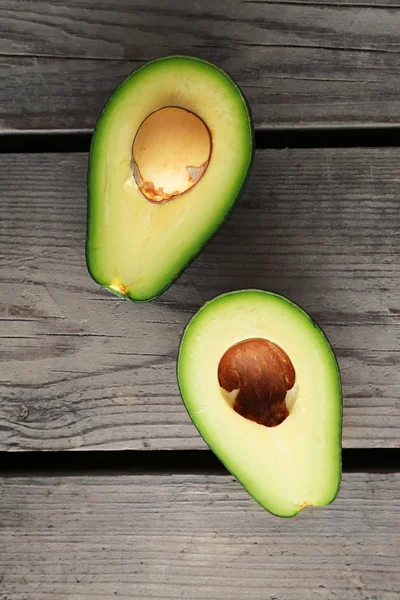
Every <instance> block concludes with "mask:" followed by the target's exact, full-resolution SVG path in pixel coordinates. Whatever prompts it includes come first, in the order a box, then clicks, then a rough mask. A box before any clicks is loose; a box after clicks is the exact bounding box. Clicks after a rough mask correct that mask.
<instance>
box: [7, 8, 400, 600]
mask: <svg viewBox="0 0 400 600" xmlns="http://www.w3.org/2000/svg"><path fill="white" fill-rule="evenodd" d="M171 53H185V54H194V55H197V56H200V57H204V58H206V59H209V60H211V61H213V62H216V63H218V64H219V65H220V66H222V67H223V68H225V69H227V70H228V71H229V72H230V73H231V75H232V76H233V77H234V78H235V79H236V80H237V81H238V83H239V84H240V85H241V87H242V88H243V90H244V92H245V94H246V96H247V98H248V100H249V102H250V104H251V107H252V110H253V116H254V122H255V126H256V129H257V139H258V140H259V141H260V142H261V143H260V147H259V148H258V149H257V152H256V160H255V167H254V170H253V173H252V176H251V179H250V182H249V185H248V186H247V189H246V192H245V194H244V196H243V198H242V200H241V202H240V204H239V205H238V206H237V208H236V209H235V211H234V212H233V214H232V216H231V218H230V220H229V221H228V223H227V224H226V225H225V226H224V228H223V229H222V230H221V231H220V232H219V233H218V234H217V236H216V237H215V238H214V240H213V241H212V242H211V243H210V244H209V246H208V247H207V248H206V249H205V251H204V252H203V253H202V254H201V255H200V256H199V257H198V259H197V260H196V261H195V262H194V263H193V264H192V265H191V266H190V267H189V268H188V269H187V270H186V272H185V273H184V274H183V276H182V277H181V278H180V279H179V280H178V281H177V282H176V283H175V284H174V285H173V286H172V287H171V288H170V290H168V292H167V293H165V294H164V295H163V296H162V297H161V298H160V299H158V300H156V301H154V302H150V303H146V304H140V305H135V304H132V303H129V302H127V301H123V300H121V299H119V298H117V297H114V296H112V295H110V294H109V293H108V292H106V291H105V290H102V289H100V288H99V286H97V285H96V284H95V283H94V282H93V281H92V280H91V279H90V277H89V275H88V273H87V270H86V267H85V261H84V241H85V220H86V169H87V154H86V149H87V148H86V145H87V144H86V142H85V141H84V140H85V139H86V138H85V137H84V136H80V134H81V133H83V134H90V133H91V131H92V129H93V127H94V125H95V122H96V119H97V118H98V116H99V114H100V111H101V109H102V107H103V105H104V102H105V101H106V100H107V98H108V97H109V95H110V94H111V93H112V91H113V90H114V88H115V87H116V86H117V85H118V84H119V83H120V82H121V81H122V80H123V78H124V77H126V76H127V75H128V74H129V73H130V72H131V71H132V70H133V69H134V68H136V67H137V66H139V65H141V64H142V63H143V61H144V60H148V59H151V58H155V57H159V56H163V55H166V54H171ZM399 57H400V2H396V1H390V0H363V1H362V2H361V1H359V2H352V1H350V0H341V1H338V2H336V1H335V2H332V1H328V0H319V1H318V2H315V1H301V0H298V1H297V0H284V1H278V0H244V1H243V2H239V1H236V0H234V1H233V0H232V1H228V0H223V1H220V2H215V0H213V1H211V0H198V1H196V2H192V3H184V2H183V1H182V0H180V1H178V0H171V1H169V2H161V1H157V0H147V1H146V0H114V1H112V0H108V1H106V0H97V1H96V2H95V1H94V0H85V1H78V0H66V1H61V0H50V1H48V2H45V1H35V2H30V1H28V0H20V1H17V0H0V150H1V152H2V153H0V600H43V599H44V598H49V599H50V600H98V599H100V598H104V599H107V600H108V599H111V598H115V597H118V598H124V599H126V600H128V599H131V598H137V599H141V600H147V599H159V600H166V599H178V598H184V599H188V600H191V599H194V600H203V599H204V600H205V599H206V598H221V599H226V600H236V599H237V600H249V599H251V600H253V599H254V600H255V599H261V600H317V599H318V600H319V599H322V600H398V598H400V541H399V540H400V525H399V516H400V515H399V503H398V500H399V497H400V487H399V476H398V471H399V466H400V455H399V451H400V441H399V433H398V432H399V427H400V375H399V363H400V354H399V340H400V333H399V332H400V329H399V324H400V321H399V319H400V286H399V283H400V262H399V252H398V241H399V233H398V232H399V230H400V217H399V208H398V205H399V181H400V175H399V173H400V158H399V148H398V146H399V145H400V141H399V140H400V137H399V135H400V119H399V116H400V83H399V82H400V77H399V75H400V58H399ZM298 130H303V131H304V133H303V134H302V136H303V137H302V138H301V140H302V144H301V145H303V146H305V147H304V148H299V147H293V146H295V145H296V144H292V147H288V148H284V149H278V148H280V147H281V146H282V145H284V144H282V140H285V139H286V137H285V136H286V135H287V133H290V132H293V131H298ZM310 130H312V131H313V132H314V133H316V134H317V135H316V137H315V136H314V137H311V135H310V134H309V132H310ZM332 131H335V132H336V134H335V135H336V138H335V140H336V141H335V144H334V145H335V146H339V147H328V146H329V145H330V144H331V142H330V141H329V140H332V136H331V134H332ZM271 132H273V137H271V138H270V137H269V134H271ZM32 134H34V135H32ZM271 135H272V134H271ZM361 138H362V144H361V145H362V147H358V146H359V140H360V139H361ZM270 139H272V140H273V141H272V142H271V141H270ZM43 140H47V142H46V143H44V142H43ZM52 140H53V141H54V146H57V152H44V151H43V149H45V148H46V147H47V148H48V147H51V143H52ZM71 140H75V142H74V150H79V152H76V151H74V152H67V150H68V149H71ZM307 140H309V143H308V141H307ZM312 140H314V141H312ZM315 140H318V144H319V146H320V147H307V146H315ZM338 140H339V143H338ZM8 144H9V147H8ZM46 144H47V146H46ZM49 144H50V146H49ZM274 144H276V148H273V147H272V148H269V149H265V146H271V145H272V146H273V145H274ZM341 145H342V146H343V147H340V146H341ZM261 146H262V147H264V149H262V148H261ZM243 287H260V288H264V289H270V290H274V291H277V292H279V293H282V294H285V295H287V296H289V297H290V298H292V299H293V300H295V301H296V302H298V303H300V304H301V305H302V306H304V308H305V309H306V310H307V311H308V312H309V313H310V314H311V315H312V316H313V318H314V319H316V321H317V322H318V323H319V324H320V325H321V326H322V327H323V328H324V329H325V331H326V333H327V334H328V337H329V339H330V340H331V342H332V344H333V346H334V349H335V351H336V354H337V357H338V360H339V364H340V368H341V372H342V377H343V384H344V422H343V426H344V427H343V446H344V448H345V452H346V451H350V449H352V450H354V451H356V450H357V449H359V450H360V454H358V455H357V456H359V458H360V465H362V466H360V467H359V468H357V465H355V464H354V463H353V465H352V470H353V471H360V469H362V471H364V472H346V473H345V474H344V478H343V484H342V488H341V491H340V495H339V497H338V499H337V500H336V501H335V502H334V503H333V504H332V505H331V506H329V507H326V508H324V509H306V510H305V511H303V512H302V513H301V514H300V515H299V516H298V517H296V518H295V519H293V520H279V519H277V518H276V517H273V516H272V515H269V514H268V513H266V512H265V511H263V510H262V509H261V508H260V507H258V506H257V505H256V503H255V502H254V501H253V500H252V499H251V498H250V497H249V496H248V494H247V493H246V492H245V490H243V489H242V488H241V486H240V485H239V484H238V483H237V482H235V481H234V479H233V478H232V477H231V476H230V475H228V474H227V473H225V472H224V471H223V470H222V469H221V470H220V471H218V473H214V472H212V471H211V470H210V471H209V472H207V469H206V468H204V469H203V470H202V472H200V471H199V469H198V465H197V464H196V462H195V461H196V456H197V457H198V456H199V454H196V453H195V454H193V455H192V454H189V453H188V451H189V450H202V453H203V455H204V456H206V455H207V454H206V453H207V452H208V451H207V449H206V446H205V444H204V443H203V442H202V440H201V438H200V437H199V434H198V433H197V431H196V430H195V428H194V427H193V425H192V424H191V422H190V419H189V417H188V415H187V414H186V411H185V409H184V407H183V404H182V401H181V399H180V397H179V394H178V389H177V384H176V376H175V359H176V353H177V348H178V344H179V339H180V335H181V333H182V330H183V327H184V326H185V324H186V323H187V321H188V320H189V318H190V317H191V316H192V314H193V313H194V312H195V311H196V310H197V309H198V308H199V307H200V306H201V305H202V304H203V303H204V301H206V300H208V299H209V298H212V297H213V296H215V295H216V294H218V293H221V292H223V291H227V290H231V289H239V288H243ZM78 450H79V451H81V452H77V451H78ZM94 450H101V451H102V453H100V454H99V455H96V456H98V457H99V458H98V460H99V462H100V463H101V464H103V463H104V467H106V466H107V473H106V472H104V473H102V469H101V465H100V466H98V468H97V469H96V472H95V473H94V472H91V471H90V469H89V468H86V467H85V466H83V467H80V468H79V474H78V473H76V472H75V473H73V472H72V473H71V470H72V471H74V470H75V471H76V470H77V469H78V467H79V465H80V463H82V464H84V459H83V458H82V457H83V454H82V451H86V452H89V455H90V451H94ZM118 450H132V451H133V453H132V461H133V462H134V463H135V469H136V470H135V472H130V470H129V469H127V472H126V473H125V474H121V473H120V472H119V471H118V470H117V469H116V460H117V459H116V458H115V457H116V456H117V452H116V451H118ZM136 450H141V451H145V452H144V454H143V453H137V452H134V451H136ZM172 450H175V451H176V452H171V451H172ZM33 451H38V453H37V454H36V453H33ZM40 451H46V453H41V452H40ZM55 451H60V452H62V454H60V455H58V454H55V455H54V456H55V457H56V458H55V459H54V460H53V461H52V472H51V475H50V474H49V473H48V472H46V468H45V467H46V465H47V466H48V464H49V463H50V461H49V460H48V459H47V458H46V457H48V456H49V453H50V455H53V453H54V452H55ZM66 451H68V452H66ZM151 451H158V452H159V453H161V454H162V456H163V461H162V465H163V466H162V468H161V467H160V469H159V472H156V471H157V470H154V469H149V466H148V465H149V461H148V460H146V459H145V458H143V457H144V456H149V455H152V456H154V455H157V456H158V454H157V453H154V452H151ZM16 453H18V455H17V456H19V459H18V460H19V462H20V464H24V460H26V465H27V468H26V472H25V473H24V474H23V475H21V473H19V474H17V473H13V472H12V464H13V458H12V457H14V456H16ZM129 456H131V455H129ZM389 456H390V461H389V460H388V457H389ZM31 457H33V458H31ZM57 457H59V460H60V464H59V466H58V468H57V464H56V461H57ZM101 457H104V458H103V459H102V458H101ZM169 457H170V458H169ZM188 457H192V458H193V461H194V462H193V465H191V464H190V463H189V466H188V460H189V458H188ZM369 460H370V461H371V462H370V464H369V463H368V461H369ZM389 463H390V468H389ZM68 464H69V465H70V467H69V468H68V469H67V468H66V465H68ZM182 464H185V465H186V467H185V469H186V471H188V472H185V473H183V472H182ZM113 465H114V468H113ZM166 465H168V466H166ZM105 470H106V469H104V471H105ZM17 475H18V476H17Z"/></svg>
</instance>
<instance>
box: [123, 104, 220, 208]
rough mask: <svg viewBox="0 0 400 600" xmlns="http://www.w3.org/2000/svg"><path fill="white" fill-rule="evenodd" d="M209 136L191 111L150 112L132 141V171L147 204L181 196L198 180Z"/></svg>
mask: <svg viewBox="0 0 400 600" xmlns="http://www.w3.org/2000/svg"><path fill="white" fill-rule="evenodd" d="M210 155H211V135H210V132H209V130H208V128H207V126H206V124H205V123H204V122H203V121H202V120H201V119H200V118H199V117H198V116H196V115H195V114H193V113H192V112H190V111H188V110H185V109H183V108H179V107H177V106H167V107H165V108H160V109H159V110H156V111H155V112H153V113H151V114H150V115H149V116H148V117H147V118H146V119H145V120H144V121H143V123H142V124H141V126H140V127H139V129H138V132H137V134H136V136H135V139H134V141H133V148H132V172H133V177H134V179H135V181H136V185H137V186H138V188H139V189H140V191H141V192H142V194H143V195H144V196H145V197H146V198H147V199H148V200H150V202H157V203H158V202H163V201H165V200H170V199H171V198H174V197H175V196H179V195H180V194H183V193H184V192H186V191H187V190H189V189H190V188H191V187H193V186H194V185H196V183H197V182H198V181H199V179H201V177H202V176H203V175H204V172H205V171H206V169H207V167H208V164H209V162H210Z"/></svg>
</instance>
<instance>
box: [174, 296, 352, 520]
mask: <svg viewBox="0 0 400 600" xmlns="http://www.w3.org/2000/svg"><path fill="white" fill-rule="evenodd" d="M178 381H179V387H180V390H181V394H182V398H183V400H184V403H185V405H186V408H187V410H188V412H189V415H190V417H191V418H192V420H193V422H194V424H195V426H196V427H197V429H198V430H199V432H200V433H201V435H202V436H203V438H204V440H205V441H206V443H207V444H208V445H209V446H210V448H211V449H212V450H213V451H214V452H215V454H216V455H217V456H218V457H219V458H220V460H221V461H222V462H223V463H224V464H225V466H226V467H227V468H228V469H229V470H230V471H231V472H232V474H233V475H235V476H236V478H237V479H238V480H239V481H240V482H241V483H242V484H243V485H244V487H245V488H246V489H247V491H248V492H250V494H251V495H252V496H253V497H254V498H255V499H256V500H257V501H258V502H259V503H260V504H261V505H262V506H263V507H264V508H266V509H267V510H269V511H270V512H272V513H274V514H276V515H278V516H282V517H292V516H294V515H296V514H297V513H298V512H299V511H300V510H301V509H302V508H304V507H305V506H321V505H325V504H329V503H330V502H332V501H333V500H334V498H335V497H336V494H337V492H338V489H339V485H340V479H341V428H342V393H341V383H340V374H339V369H338V365H337V362H336V359H335V356H334V353H333V351H332V349H331V346H330V345H329V342H328V341H327V339H326V337H325V335H324V334H323V332H322V331H321V329H319V327H317V325H316V324H315V323H314V322H313V321H312V320H311V318H310V317H309V316H308V315H307V314H306V313H305V312H304V311H303V310H302V309H301V308H300V307H299V306H297V305H296V304H293V303H292V302H290V301H289V300H287V299H286V298H283V297H282V296H278V295H276V294H273V293H269V292H264V291H259V290H243V291H238V292H231V293H227V294H224V295H222V296H219V297H217V298H215V299H214V300H211V301H210V302H208V303H207V304H205V305H204V306H203V307H202V308H201V309H200V310H199V312H198V313H197V314H196V315H195V316H194V317H193V318H192V320H191V321H190V322H189V324H188V325H187V327H186V329H185V332H184V334H183V337H182V341H181V345H180V349H179V357H178Z"/></svg>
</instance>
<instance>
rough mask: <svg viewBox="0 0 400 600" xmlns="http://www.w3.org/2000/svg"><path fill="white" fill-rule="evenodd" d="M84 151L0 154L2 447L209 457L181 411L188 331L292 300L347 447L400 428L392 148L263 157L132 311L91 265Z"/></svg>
mask: <svg viewBox="0 0 400 600" xmlns="http://www.w3.org/2000/svg"><path fill="white" fill-rule="evenodd" d="M86 166H87V157H86V155H83V154H82V155H79V154H59V155H52V154H42V155H34V154H27V155H2V156H0V222H1V223H2V227H1V229H0V257H1V262H0V268H1V273H0V281H1V288H0V318H1V328H0V329H1V331H0V339H1V348H0V399H1V401H0V423H1V425H0V448H1V449H3V450H64V449H79V448H82V449H88V448H91V449H95V448H101V449H125V448H132V449H144V448H148V449H195V448H204V447H205V446H204V444H203V442H202V441H201V439H200V436H199V435H198V433H197V431H196V430H195V428H194V427H193V426H192V424H191V422H190V420H189V417H188V416H187V414H186V411H185V409H184V407H183V405H182V402H181V400H180V397H179V394H178V388H177V384H176V376H175V358H176V353H177V348H178V344H179V340H180V335H181V333H182V330H183V327H184V326H185V324H186V322H187V321H188V320H189V318H190V317H191V315H192V314H193V313H194V312H195V311H196V310H197V309H198V308H199V307H200V306H201V305H202V304H203V303H204V302H205V301H206V300H208V299H210V298H211V297H213V296H215V295H217V294H219V293H222V292H224V291H227V290H231V289H239V288H245V287H259V288H263V289H270V290H274V291H277V292H279V293H282V294H284V295H287V296H289V297H290V298H292V299H293V300H294V301H296V302H298V303H299V304H301V305H302V306H304V308H305V309H306V310H307V311H308V312H309V313H310V314H311V315H312V316H313V317H314V318H315V319H316V320H317V322H319V324H320V325H321V326H322V327H323V328H324V329H325V331H326V332H327V334H328V336H329V338H330V340H331V342H332V344H333V346H334V348H335V350H336V353H337V356H338V359H339V363H340V367H341V370H342V376H343V383H344V446H345V447H347V448H349V447H396V446H398V444H399V439H398V431H399V426H400V402H399V399H400V369H399V364H400V351H399V348H400V328H399V324H400V286H399V278H400V259H399V253H398V237H399V233H398V232H399V230H400V213H399V210H398V189H399V175H398V174H399V168H400V156H399V153H398V151H397V149H340V150H333V149H325V150H319V149H316V150H299V149H298V150H281V151H279V150H262V151H258V152H257V156H256V163H255V169H254V172H253V174H252V177H251V179H250V183H249V186H248V188H247V191H246V192H245V194H244V198H243V199H242V201H241V203H240V204H239V205H238V206H237V208H236V209H235V210H234V212H233V214H232V216H231V218H230V220H229V221H228V223H227V224H226V225H225V226H224V227H223V228H222V230H221V231H220V232H219V233H218V235H217V236H216V237H215V238H214V240H213V241H212V242H211V243H210V244H209V246H208V247H207V248H206V249H205V250H204V251H203V252H202V254H201V255H200V256H199V258H198V259H197V260H196V261H195V262H194V263H193V265H192V266H190V267H189V269H187V271H186V272H185V273H184V275H183V276H182V277H181V278H180V279H179V280H178V281H177V282H176V283H175V284H174V285H173V286H172V287H171V288H170V290H169V291H168V292H167V293H166V294H164V295H163V296H162V297H161V298H160V299H159V300H157V301H154V302H149V303H145V304H140V305H136V304H132V303H130V302H127V301H123V300H120V299H119V298H117V297H115V296H112V295H111V294H109V293H108V292H107V291H105V290H101V289H100V288H99V287H98V286H97V285H96V284H95V283H94V282H93V281H92V280H91V279H90V277H89V275H88V273H87V271H86V267H85V257H84V240H85V218H86V188H85V186H86Z"/></svg>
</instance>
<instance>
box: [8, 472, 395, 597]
mask: <svg viewBox="0 0 400 600" xmlns="http://www.w3.org/2000/svg"><path fill="white" fill-rule="evenodd" d="M0 490H1V505H2V536H1V543H2V545H3V547H2V552H0V574H1V577H0V593H1V592H2V595H1V597H2V598H4V599H7V600H22V599H25V598H29V600H43V598H51V600H66V599H67V598H68V599H69V600H72V599H74V600H98V599H99V598H114V597H117V598H121V599H126V600H128V599H129V600H131V599H132V598H137V599H140V600H148V599H150V598H158V599H160V600H165V599H166V598H171V599H178V598H184V599H185V600H206V599H208V598H220V599H221V600H244V599H249V600H253V599H254V600H255V599H256V598H257V599H258V598H262V599H263V600H317V599H318V600H320V599H321V598H323V599H324V600H338V599H340V600H356V599H357V600H358V599H359V600H398V597H399V593H400V566H399V555H400V527H399V522H400V507H399V503H398V498H399V495H400V477H399V475H398V474H396V475H377V474H375V475H368V474H345V476H344V481H343V484H342V489H341V492H340V494H339V497H338V498H337V500H336V501H335V502H334V503H333V504H332V505H331V506H329V507H326V508H315V509H306V510H304V511H303V512H301V513H300V514H299V515H298V516H297V517H295V519H289V520H284V519H278V518H277V517H273V516H272V515H269V514H268V513H267V512H265V511H264V510H263V509H262V508H260V507H259V506H258V505H257V504H256V503H255V502H254V501H253V500H252V499H251V498H250V497H249V496H248V494H247V493H246V492H245V490H243V489H242V488H241V486H240V485H239V484H238V483H237V482H235V481H233V480H232V478H231V477H228V476H219V477H218V476H206V475H205V476H193V475H179V476H178V475H173V476H134V477H128V476H121V477H98V476H96V477H73V478H64V479H61V478H57V477H52V478H27V479H5V480H3V481H2V482H1V483H0Z"/></svg>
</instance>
